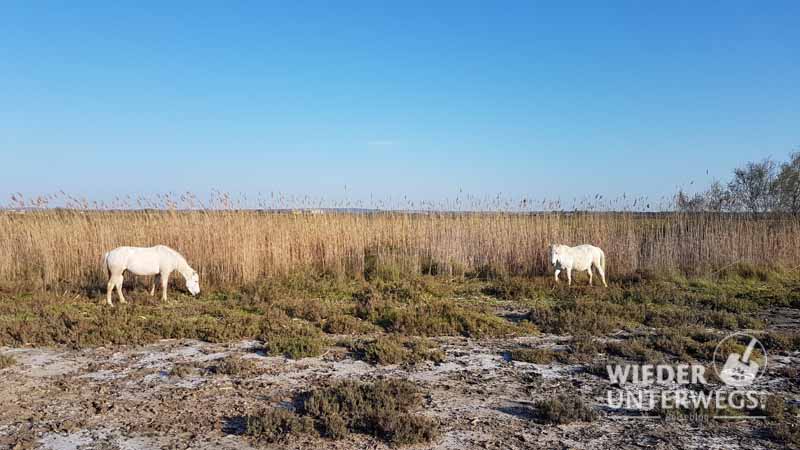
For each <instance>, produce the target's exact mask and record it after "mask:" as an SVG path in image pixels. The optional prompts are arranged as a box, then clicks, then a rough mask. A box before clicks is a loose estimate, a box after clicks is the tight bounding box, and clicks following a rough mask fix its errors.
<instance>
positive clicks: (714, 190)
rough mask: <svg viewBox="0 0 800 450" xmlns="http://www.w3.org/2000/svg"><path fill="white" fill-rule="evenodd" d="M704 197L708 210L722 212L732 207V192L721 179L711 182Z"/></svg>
mask: <svg viewBox="0 0 800 450" xmlns="http://www.w3.org/2000/svg"><path fill="white" fill-rule="evenodd" d="M704 197H705V209H706V211H711V212H722V211H725V210H728V209H730V207H731V194H730V192H729V191H728V190H727V189H725V186H723V185H722V183H720V182H719V180H714V182H713V183H711V186H709V187H708V190H707V191H706V192H705V194H704Z"/></svg>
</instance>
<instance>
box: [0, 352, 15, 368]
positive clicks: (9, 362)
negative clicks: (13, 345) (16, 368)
mask: <svg viewBox="0 0 800 450" xmlns="http://www.w3.org/2000/svg"><path fill="white" fill-rule="evenodd" d="M16 363H17V360H16V359H14V357H13V356H10V355H0V370H3V369H5V368H7V367H11V366H13V365H14V364H16Z"/></svg>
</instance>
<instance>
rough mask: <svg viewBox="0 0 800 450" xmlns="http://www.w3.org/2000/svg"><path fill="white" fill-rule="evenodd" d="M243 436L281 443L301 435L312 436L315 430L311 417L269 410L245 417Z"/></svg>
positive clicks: (281, 409)
mask: <svg viewBox="0 0 800 450" xmlns="http://www.w3.org/2000/svg"><path fill="white" fill-rule="evenodd" d="M245 434H246V435H248V436H253V437H255V438H258V439H262V440H264V441H266V442H281V441H286V440H288V439H289V438H290V437H292V436H297V435H301V434H312V435H314V434H316V430H315V428H314V420H313V419H312V418H311V417H308V416H299V415H297V414H295V413H294V412H292V411H289V410H287V409H284V408H269V409H264V410H262V411H260V412H258V413H256V414H253V415H249V416H245Z"/></svg>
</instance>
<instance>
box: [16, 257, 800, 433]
mask: <svg viewBox="0 0 800 450" xmlns="http://www.w3.org/2000/svg"><path fill="white" fill-rule="evenodd" d="M585 282H586V279H585V278H579V279H578V280H577V284H576V285H574V286H573V287H571V288H567V287H566V286H564V285H555V284H554V283H553V282H552V280H551V279H550V278H549V277H548V278H532V279H531V278H522V277H503V276H493V275H492V274H474V276H468V277H458V278H452V279H450V278H444V277H414V278H408V277H392V276H375V277H371V279H370V280H369V281H364V280H359V281H356V280H347V279H341V278H337V277H320V276H297V277H292V278H286V279H281V280H272V281H270V282H265V283H262V284H259V285H255V286H248V287H245V288H242V289H241V290H239V291H236V292H224V291H218V292H209V293H203V294H202V295H201V297H200V298H196V299H195V298H191V297H188V296H183V295H180V294H178V293H175V292H174V291H173V292H171V297H172V298H171V301H170V302H169V303H167V304H162V303H161V302H160V301H158V300H157V299H153V298H150V297H149V296H148V295H147V293H146V292H145V289H144V284H143V283H142V284H141V285H134V286H130V287H129V289H133V291H132V292H130V295H129V296H128V297H129V302H130V304H129V305H127V306H118V307H115V308H113V309H110V308H108V307H107V306H105V305H103V300H104V299H103V293H102V292H100V291H94V292H92V291H86V292H82V293H73V292H67V293H61V294H56V293H53V292H35V293H24V294H22V293H6V294H2V296H3V298H2V300H0V345H2V347H0V378H2V381H3V383H2V385H0V404H2V405H3V407H2V408H1V409H0V447H2V448H6V447H9V448H48V449H106V448H108V449H117V448H119V449H139V448H181V449H183V448H208V449H211V448H230V449H245V448H298V449H308V448H342V449H346V448H397V447H406V448H451V449H463V448H513V449H516V448H520V449H521V448H543V449H544V448H547V449H550V448H587V449H594V448H597V449H605V448H665V449H666V448H720V449H721V448H726V449H727V448H747V449H753V448H792V447H797V446H798V445H800V430H799V429H798V427H799V426H800V425H798V424H799V423H800V422H799V419H798V417H797V407H798V400H800V379H798V373H799V371H798V369H799V368H800V333H798V324H800V274H798V273H792V272H776V271H760V270H755V269H752V268H749V267H745V266H736V267H732V268H729V269H728V270H725V271H722V272H719V273H717V274H715V275H714V276H713V277H705V278H692V279H687V278H685V277H678V276H676V277H662V278H658V279H656V278H653V277H649V276H647V275H646V274H639V275H636V276H631V277H626V278H624V279H615V280H612V283H611V286H610V287H609V288H608V289H603V288H601V287H589V286H585V285H584V283H585ZM734 331H746V332H748V333H750V334H752V335H754V336H757V337H758V338H759V339H760V340H761V342H762V343H764V345H765V346H766V348H767V351H768V352H769V364H768V369H767V372H766V374H765V375H764V376H763V377H761V378H759V380H758V381H757V386H756V387H757V388H758V389H759V390H763V391H765V392H767V393H768V394H769V402H768V407H766V408H765V409H763V410H759V411H754V412H751V414H752V415H759V416H762V415H763V416H765V418H763V419H752V420H746V419H744V420H739V419H735V420H717V419H713V418H712V417H713V416H714V415H715V414H717V412H716V411H711V410H707V409H698V410H693V411H680V412H677V413H676V412H674V411H662V412H661V413H659V412H658V411H647V412H642V411H634V410H620V409H613V408H610V407H608V405H607V403H606V391H607V390H608V389H611V388H612V387H613V386H611V383H610V381H609V380H608V379H607V376H606V375H605V374H604V372H605V371H604V367H605V365H606V364H607V363H609V362H611V363H630V364H642V363H659V362H666V363H670V364H677V363H679V362H690V363H696V364H703V365H707V366H710V365H711V363H712V361H711V359H712V357H713V353H714V349H715V347H716V344H717V343H718V342H719V341H720V339H721V338H722V337H724V336H726V335H727V334H730V333H732V332H734ZM742 344H743V343H742V342H739V343H736V342H732V343H730V344H729V345H730V348H729V350H731V351H733V350H739V351H741V350H742V349H743V345H742ZM711 372H713V369H711ZM709 382H710V383H712V384H711V386H710V387H711V388H715V387H717V386H718V385H719V380H715V379H709ZM660 388H664V389H666V388H668V386H661V387H660Z"/></svg>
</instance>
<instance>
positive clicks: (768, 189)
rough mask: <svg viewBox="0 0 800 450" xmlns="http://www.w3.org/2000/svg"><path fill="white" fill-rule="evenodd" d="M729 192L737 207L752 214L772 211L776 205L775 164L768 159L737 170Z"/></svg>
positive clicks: (750, 163) (729, 184)
mask: <svg viewBox="0 0 800 450" xmlns="http://www.w3.org/2000/svg"><path fill="white" fill-rule="evenodd" d="M728 190H729V191H730V194H731V200H732V204H733V205H735V207H738V208H741V209H744V210H745V211H750V212H752V213H760V212H766V211H769V210H771V209H772V207H773V206H774V203H775V162H774V161H772V160H771V159H769V158H767V159H764V160H761V161H758V162H749V163H747V165H745V166H744V167H740V168H738V169H735V170H734V171H733V180H731V182H730V183H728Z"/></svg>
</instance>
